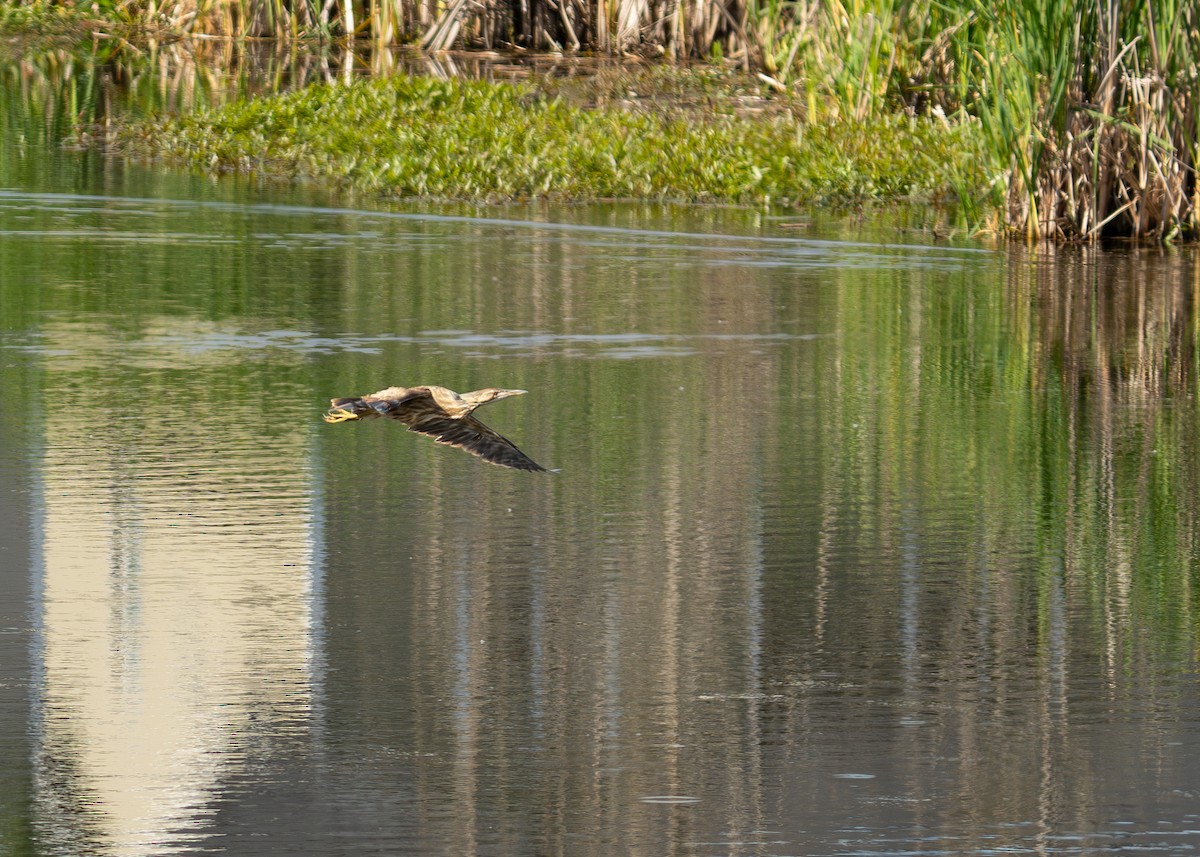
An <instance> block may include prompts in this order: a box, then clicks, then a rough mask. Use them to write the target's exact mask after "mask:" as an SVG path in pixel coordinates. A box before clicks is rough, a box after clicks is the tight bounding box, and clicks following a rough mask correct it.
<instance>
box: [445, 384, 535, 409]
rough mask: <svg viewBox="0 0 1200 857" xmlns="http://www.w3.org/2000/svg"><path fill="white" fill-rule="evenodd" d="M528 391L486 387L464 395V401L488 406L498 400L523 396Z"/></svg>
mask: <svg viewBox="0 0 1200 857" xmlns="http://www.w3.org/2000/svg"><path fill="white" fill-rule="evenodd" d="M527 392H529V391H528V390H501V389H500V388H499V387H484V388H483V389H482V390H475V391H474V392H472V393H463V394H462V399H463V401H464V402H468V403H470V404H472V405H486V404H487V403H488V402H494V401H496V400H497V399H507V398H508V397H509V396H523V395H525V393H527Z"/></svg>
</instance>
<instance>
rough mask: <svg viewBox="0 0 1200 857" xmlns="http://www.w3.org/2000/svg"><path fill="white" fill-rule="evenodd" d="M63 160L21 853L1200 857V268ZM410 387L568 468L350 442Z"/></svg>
mask: <svg viewBox="0 0 1200 857" xmlns="http://www.w3.org/2000/svg"><path fill="white" fill-rule="evenodd" d="M10 83H12V80H11V79H10ZM13 86H15V84H13ZM45 91H46V92H48V91H49V90H48V89H47V90H45ZM7 93H8V94H7V95H5V96H4V97H5V98H6V99H7V100H6V101H5V105H4V107H5V109H4V111H3V112H2V113H0V115H3V116H6V117H9V118H8V120H6V121H8V123H9V124H7V125H6V126H5V129H4V131H5V134H6V135H10V136H11V135H12V134H13V133H14V130H15V131H18V132H19V130H20V125H19V124H17V123H16V122H15V120H14V119H13V117H14V116H17V115H23V114H20V111H19V110H18V108H17V106H16V104H17V100H16V96H14V95H13V88H12V87H10V88H9V89H8V90H7ZM29 121H30V122H32V119H30V120H29ZM34 124H36V123H34ZM7 139H9V137H7V136H6V140H7ZM27 139H30V140H36V139H38V138H36V137H27ZM4 150H5V151H6V152H9V151H11V150H10V149H9V148H8V147H7V146H5V149H4ZM32 152H33V150H32V149H31V150H30V153H31V154H30V155H29V159H28V163H26V166H25V167H22V168H21V169H26V170H36V169H41V170H43V171H42V172H36V171H33V172H21V169H17V168H16V167H14V166H13V164H14V163H15V162H14V161H13V160H11V159H10V160H6V162H5V167H4V169H5V170H6V172H5V173H4V177H3V181H2V182H0V184H3V185H4V186H5V187H6V188H7V189H6V190H4V191H3V192H2V193H0V268H2V269H3V270H4V272H5V276H4V277H3V278H0V393H2V396H3V401H5V402H7V403H18V406H17V407H13V406H12V405H11V404H10V406H7V407H5V408H3V409H0V475H2V476H3V477H4V478H3V480H2V482H0V484H2V486H3V487H2V490H0V548H3V575H2V576H0V581H2V586H3V590H0V608H2V611H3V613H2V615H3V628H2V629H0V630H2V631H3V634H0V654H2V657H0V668H2V670H3V672H2V673H0V678H2V681H0V705H2V706H3V717H0V754H2V756H0V851H3V852H4V853H14V854H31V855H43V854H45V855H50V854H80V853H91V854H103V855H140V854H155V855H159V854H173V853H183V852H187V851H207V850H223V851H225V852H227V853H235V854H276V853H277V854H314V855H316V854H345V853H364V852H368V851H378V852H382V853H403V854H447V855H449V854H454V855H461V854H479V855H513V854H530V855H532V854H570V855H616V854H621V855H628V854H646V855H663V854H672V855H674V854H678V855H691V854H701V855H717V854H747V855H749V854H753V855H780V857H782V856H783V855H796V854H804V855H822V854H843V855H844V854H859V855H868V854H881V855H882V854H909V853H942V854H980V853H998V852H1004V853H1060V854H1076V855H1086V854H1093V853H1098V852H1107V851H1111V850H1118V849H1119V850H1121V851H1123V852H1126V853H1133V854H1138V853H1146V852H1150V851H1156V852H1160V853H1161V852H1163V851H1166V852H1172V851H1186V850H1194V849H1195V848H1196V847H1200V833H1197V830H1200V813H1198V811H1197V808H1196V798H1197V795H1200V765H1197V764H1196V760H1197V756H1198V753H1200V738H1198V737H1197V736H1200V730H1198V729H1197V725H1198V722H1200V721H1198V714H1197V712H1200V699H1198V698H1197V697H1198V690H1197V684H1196V680H1195V679H1196V674H1197V663H1196V640H1197V627H1198V625H1197V607H1198V604H1197V596H1196V594H1195V584H1196V569H1197V568H1198V567H1200V565H1198V564H1197V553H1198V547H1200V544H1198V541H1197V538H1198V536H1200V532H1198V526H1200V524H1198V522H1197V511H1198V506H1197V503H1198V501H1197V497H1198V496H1200V484H1198V480H1200V474H1198V472H1197V468H1198V467H1200V464H1197V462H1198V461H1200V455H1198V454H1197V453H1198V452H1200V450H1197V448H1196V445H1197V438H1198V432H1200V426H1198V424H1197V417H1198V413H1197V403H1196V398H1195V390H1196V383H1197V380H1198V379H1197V375H1198V367H1197V359H1198V358H1197V352H1196V348H1195V338H1196V330H1197V324H1198V323H1200V322H1198V315H1197V297H1198V295H1200V291H1198V285H1197V284H1198V283H1200V278H1198V277H1200V275H1198V273H1197V264H1196V258H1195V256H1194V255H1193V254H1192V253H1190V252H1184V253H1177V254H1157V253H1146V252H1138V251H1130V252H1112V253H1096V252H1080V253H1057V254H1054V255H1046V256H1041V255H1036V254H1032V255H1024V254H1021V253H1019V252H1017V253H1010V254H1007V255H1001V254H993V253H984V252H978V251H967V250H961V249H953V248H944V247H904V246H896V245H891V246H883V245H878V244H871V243H869V242H862V241H859V242H851V241H844V240H831V239H832V238H834V237H836V236H833V235H829V234H825V233H823V232H822V231H821V229H820V228H819V226H818V228H816V229H814V230H813V233H812V234H811V235H808V234H806V236H805V237H802V238H797V237H795V236H794V235H788V234H786V233H785V232H783V231H782V230H774V229H773V228H772V227H771V225H770V223H769V222H768V223H767V224H766V225H765V226H764V225H763V221H762V220H755V219H753V218H754V217H756V216H757V215H753V214H742V213H728V212H727V213H721V214H712V213H695V212H690V211H686V210H680V209H672V208H669V207H661V208H658V209H657V210H656V211H655V213H654V219H652V218H651V216H650V214H649V213H648V210H646V209H640V210H634V211H633V212H632V213H631V211H630V209H627V208H622V207H594V208H590V207H589V208H574V209H567V208H564V209H557V210H548V209H542V210H538V211H535V212H533V213H532V216H533V217H536V218H542V219H543V220H545V221H553V222H536V221H528V220H526V221H523V220H521V219H520V218H518V217H514V216H506V215H507V214H509V212H503V213H497V212H494V211H493V212H492V215H491V217H490V218H479V217H473V216H469V215H468V214H461V213H460V214H458V215H454V216H447V214H446V212H445V211H442V212H440V213H436V214H435V213H430V212H422V211H418V210H413V209H408V210H396V211H386V210H378V211H371V210H364V209H362V208H358V209H353V208H335V207H332V206H328V205H318V204H313V200H312V199H311V197H308V195H307V193H306V192H297V194H296V195H294V196H291V197H288V196H287V195H286V194H283V193H282V192H281V193H279V194H278V195H275V194H265V193H260V192H258V191H257V190H255V189H248V188H246V187H245V186H244V185H239V184H237V183H230V184H220V183H218V184H213V183H199V184H190V183H189V182H191V181H192V180H191V179H185V178H180V177H171V176H163V175H159V174H155V173H151V172H148V171H137V170H133V169H129V168H124V167H121V166H118V165H112V164H106V163H104V162H96V163H93V164H91V165H90V166H89V165H87V164H86V163H82V162H80V161H77V160H72V159H71V157H70V156H67V155H62V156H60V157H59V159H58V160H57V161H56V162H55V163H54V164H51V165H48V166H44V167H37V168H35V167H33V166H30V164H32ZM10 157H11V156H10ZM193 191H194V192H193ZM299 203H304V204H299ZM392 383H397V384H412V383H440V384H445V385H446V386H450V387H453V388H455V389H473V388H477V387H481V386H486V385H489V384H495V385H501V386H511V387H520V388H523V389H527V390H529V391H530V394H529V395H528V396H525V397H521V398H520V399H515V400H512V401H510V402H506V403H503V404H501V405H496V406H494V408H493V410H492V411H491V412H489V413H488V423H489V425H492V426H494V427H495V428H496V429H497V430H498V431H501V432H502V433H504V434H505V435H507V436H509V437H512V438H514V439H515V440H517V442H518V444H519V445H520V446H521V447H522V449H524V450H525V451H526V452H528V453H529V454H530V455H531V456H533V457H534V458H535V459H537V460H538V461H540V462H543V463H545V464H547V465H548V466H553V467H560V468H562V472H561V473H558V474H554V475H545V474H524V473H514V472H507V471H504V470H501V469H499V468H494V467H489V466H487V465H484V464H481V463H479V462H477V461H475V460H473V459H471V458H469V457H468V456H464V455H462V454H461V453H457V452H453V451H450V450H446V449H443V448H439V447H437V446H435V445H434V444H432V443H429V442H428V441H427V440H425V439H422V438H418V437H416V436H414V435H411V434H406V433H404V432H403V431H400V430H399V429H398V427H397V426H394V425H387V424H380V423H374V424H367V425H362V426H357V425H340V426H326V425H324V424H323V423H321V421H320V414H321V411H322V409H323V407H324V406H325V405H326V403H327V400H328V398H329V397H331V396H341V395H349V394H359V393H363V392H368V391H371V390H374V389H377V388H379V387H383V386H386V385H387V384H392Z"/></svg>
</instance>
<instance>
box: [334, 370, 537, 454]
mask: <svg viewBox="0 0 1200 857" xmlns="http://www.w3.org/2000/svg"><path fill="white" fill-rule="evenodd" d="M525 392H526V391H525V390H500V389H497V388H496V387H486V388H484V389H482V390H475V391H474V392H472V393H456V392H454V391H453V390H447V389H446V388H445V387H432V386H429V387H388V388H387V389H386V390H380V391H379V392H378V393H372V394H371V395H369V396H362V397H361V398H357V399H354V398H350V399H331V400H330V404H331V405H332V406H333V407H331V408H330V409H329V410H328V411H326V413H325V422H327V423H341V422H346V421H347V420H365V419H372V418H374V417H388V418H390V419H393V420H398V421H399V422H402V423H404V424H405V425H406V426H408V430H409V431H415V432H420V433H421V434H424V435H428V436H429V437H431V438H433V439H434V440H436V441H437V442H438V443H444V444H446V445H447V446H456V447H458V448H459V449H463V450H466V451H467V452H469V453H471V454H472V455H477V456H479V457H480V458H482V459H483V460H484V461H490V462H491V463H492V464H499V465H500V466H501V467H513V468H516V469H517V470H543V471H544V470H545V469H546V468H544V467H542V466H541V465H540V464H538V463H537V462H536V461H534V460H533V459H532V458H530V457H529V456H528V455H526V454H525V453H523V452H521V450H519V449H517V447H516V445H515V444H514V443H513V442H512V441H510V440H509V439H508V438H506V437H504V436H503V435H500V434H499V433H497V432H494V431H492V430H491V429H490V428H488V427H487V426H485V425H484V424H483V423H481V422H480V421H479V420H477V419H475V417H473V416H471V412H472V411H474V410H475V409H476V408H478V407H479V406H480V405H486V404H487V403H488V402H494V401H496V400H497V399H507V398H508V397H509V396H520V395H522V394H523V393H525Z"/></svg>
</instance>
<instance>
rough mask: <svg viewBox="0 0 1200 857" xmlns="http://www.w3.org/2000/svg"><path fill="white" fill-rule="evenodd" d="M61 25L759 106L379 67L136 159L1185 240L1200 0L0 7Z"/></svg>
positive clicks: (389, 186)
mask: <svg viewBox="0 0 1200 857" xmlns="http://www.w3.org/2000/svg"><path fill="white" fill-rule="evenodd" d="M72 16H74V17H75V18H76V19H78V20H79V21H85V20H86V21H87V22H88V23H87V25H86V26H85V29H89V28H90V30H91V31H92V32H95V31H97V27H98V26H99V25H96V24H95V23H94V22H95V21H103V22H107V24H106V26H109V31H107V32H105V36H106V37H107V36H112V35H114V34H117V35H119V36H120V38H122V39H136V38H138V36H131V35H129V34H130V33H135V32H136V33H138V34H140V37H141V38H147V37H148V36H152V37H153V38H160V39H161V38H163V37H164V35H167V36H170V37H172V38H175V37H178V38H182V37H187V36H205V37H221V38H228V39H234V40H238V39H248V38H273V39H280V40H285V41H288V42H289V43H292V44H303V42H304V41H305V40H317V41H320V40H338V39H340V40H344V41H347V42H349V41H353V42H354V43H356V44H360V45H362V44H369V45H371V46H373V47H374V48H375V49H376V50H380V51H382V50H388V49H390V48H391V47H392V46H395V45H411V46H417V47H418V48H420V49H422V50H425V51H442V50H446V49H449V48H452V47H454V48H466V49H478V50H489V51H491V50H503V51H507V52H518V53H522V52H531V51H546V50H550V51H565V52H567V53H572V52H579V53H584V54H601V55H603V54H613V55H621V54H624V55H630V54H636V55H639V56H642V57H649V58H660V59H661V61H662V62H664V63H674V64H675V65H674V68H675V69H676V71H675V72H674V74H676V75H678V78H676V79H685V78H687V77H688V76H689V75H691V76H692V77H693V78H694V79H693V81H692V82H691V83H689V84H688V86H689V87H691V88H693V89H694V88H696V86H697V85H699V86H701V88H702V87H703V86H705V85H709V84H711V85H714V86H722V85H725V82H726V81H727V80H729V79H732V72H731V71H730V69H732V68H736V69H737V70H738V71H739V72H740V75H741V76H740V77H738V78H737V81H738V82H737V83H736V84H735V86H738V87H743V88H744V87H745V86H746V84H745V81H751V82H752V85H753V87H754V88H756V89H757V92H755V93H754V96H755V97H757V98H761V99H763V100H765V101H767V102H769V105H770V107H769V109H766V110H761V111H758V112H757V113H756V114H754V115H738V114H737V112H736V111H732V112H729V113H727V114H726V113H722V111H721V107H720V105H724V104H727V103H729V100H728V99H727V98H723V97H714V98H712V99H710V101H711V102H712V103H713V104H717V105H718V107H717V109H716V111H715V112H716V114H717V115H715V116H714V115H713V113H711V112H710V113H708V114H705V113H704V112H703V110H702V111H700V112H696V111H692V112H689V111H687V110H680V111H671V110H647V109H645V106H644V104H643V103H642V102H644V101H645V100H646V99H644V98H641V97H637V98H627V99H609V101H608V102H607V103H603V104H587V103H581V104H575V103H569V99H566V98H563V97H561V95H560V93H557V92H556V90H555V85H554V84H553V83H551V84H549V85H542V84H541V83H539V84H538V85H537V86H534V85H531V84H525V85H516V86H509V85H507V84H495V83H490V84H482V83H474V82H469V81H459V82H438V81H428V82H424V83H419V82H417V81H416V80H415V79H405V78H403V77H402V76H401V77H397V78H396V79H393V80H387V79H380V80H374V81H358V82H354V83H352V84H350V85H348V86H346V87H344V88H343V87H339V86H338V85H334V84H330V85H319V86H317V87H315V88H312V89H311V90H304V91H299V92H292V93H282V94H275V95H267V96H264V97H262V98H256V99H254V100H252V101H247V102H240V103H235V104H230V105H226V106H224V107H219V108H216V109H213V110H208V111H202V112H200V113H196V114H189V115H183V116H178V117H168V118H164V119H160V120H150V121H148V122H141V123H139V124H136V125H129V126H122V127H120V128H118V130H117V132H116V134H115V136H114V138H113V142H114V144H115V146H116V148H117V150H118V151H123V152H126V153H130V154H137V155H139V156H142V157H165V158H170V159H174V160H182V161H185V162H187V163H189V164H191V165H193V166H202V167H204V168H206V169H238V170H253V171H265V172H269V173H278V174H283V175H305V176H314V177H321V178H332V179H336V180H338V181H341V182H348V183H350V184H352V185H354V186H356V187H360V188H364V189H370V190H376V191H380V192H383V193H388V194H394V195H415V196H435V197H451V198H474V199H493V198H524V197H539V196H548V197H552V198H564V199H583V198H599V197H613V196H615V197H633V198H650V199H668V198H670V199H685V200H701V201H703V200H722V201H731V202H754V203H760V204H761V203H770V204H779V205H782V204H810V203H820V202H828V201H837V202H849V201H854V200H864V199H878V200H890V199H894V198H897V197H913V196H916V197H921V198H930V197H940V198H946V197H954V198H957V201H958V203H957V204H958V207H959V211H960V213H961V216H962V218H963V220H964V221H965V222H967V223H969V224H970V225H971V228H972V229H973V230H976V231H987V232H994V233H1001V234H1009V235H1011V236H1014V237H1021V238H1024V239H1026V240H1028V241H1035V240H1039V239H1053V240H1058V241H1084V242H1086V241H1095V240H1098V239H1100V238H1102V237H1114V236H1128V237H1133V238H1137V239H1149V240H1157V241H1167V242H1169V241H1173V240H1176V239H1181V238H1187V239H1195V238H1196V237H1197V236H1198V234H1200V185H1198V183H1197V180H1196V167H1197V164H1198V163H1200V151H1198V142H1197V124H1198V122H1200V91H1198V90H1200V0H1134V2H1129V3H1116V2H1112V0H1108V2H1105V0H1090V2H1087V1H1086V0H1066V2H1063V3H1045V2H1042V0H997V2H985V0H949V2H936V0H909V2H904V0H844V2H836V0H674V1H673V2H672V0H489V2H487V3H480V2H470V0H208V2H205V0H168V2H159V3H155V4H148V5H143V4H142V3H141V2H140V0H123V2H122V0H103V1H102V2H101V0H97V2H95V3H93V4H91V5H88V6H86V7H83V6H71V5H69V4H59V5H49V4H45V3H44V0H34V2H33V3H20V2H17V3H14V2H11V0H7V2H4V3H0V30H4V31H11V30H14V29H20V28H22V27H25V28H27V29H32V30H37V29H38V28H39V27H42V28H45V27H47V26H48V25H47V23H46V22H47V21H50V22H53V21H56V20H57V21H66V20H68V19H71V18H72ZM120 28H126V29H124V30H121V29H120ZM693 61H701V62H702V63H704V65H700V66H698V67H697V66H692V65H691V63H692V62H693ZM669 67H670V66H669ZM713 69H717V70H721V71H713ZM662 79H663V80H671V79H672V78H671V75H670V74H667V73H664V74H663V75H662ZM696 81H699V84H697V83H696ZM384 117H387V120H386V121H389V122H393V123H398V124H397V125H395V126H394V127H393V126H385V125H384V124H383V122H384ZM313 126H317V127H313ZM434 126H438V127H434ZM389 127H392V128H393V130H396V131H397V132H398V133H394V134H390V135H389V133H388V128H389ZM435 158H441V159H442V161H443V162H442V163H441V164H436V163H434V164H430V165H429V166H428V168H427V169H425V170H424V172H423V173H422V171H421V170H419V169H417V168H416V167H415V166H414V164H416V162H418V161H420V160H422V159H435ZM576 164H577V165H578V167H575V166H574V165H576ZM417 166H419V164H418V165H417Z"/></svg>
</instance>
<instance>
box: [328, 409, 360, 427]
mask: <svg viewBox="0 0 1200 857" xmlns="http://www.w3.org/2000/svg"><path fill="white" fill-rule="evenodd" d="M356 419H358V414H356V413H354V412H353V411H348V410H346V409H345V408H333V409H332V410H330V411H329V413H327V414H325V422H327V423H344V422H346V420H356Z"/></svg>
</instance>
